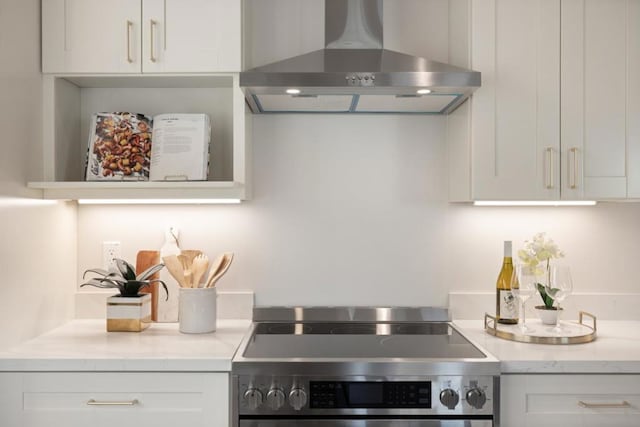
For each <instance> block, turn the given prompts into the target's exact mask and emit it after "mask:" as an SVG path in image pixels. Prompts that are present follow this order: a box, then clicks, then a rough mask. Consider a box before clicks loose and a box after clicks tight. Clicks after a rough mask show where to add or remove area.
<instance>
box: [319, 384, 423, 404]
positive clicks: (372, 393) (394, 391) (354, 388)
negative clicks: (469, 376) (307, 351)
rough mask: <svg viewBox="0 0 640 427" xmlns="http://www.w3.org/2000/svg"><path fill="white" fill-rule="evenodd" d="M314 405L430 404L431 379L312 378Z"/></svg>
mask: <svg viewBox="0 0 640 427" xmlns="http://www.w3.org/2000/svg"><path fill="white" fill-rule="evenodd" d="M309 388H310V399H309V400H310V407H311V408H312V409H313V408H431V382H430V381H393V382H381V381H310V382H309Z"/></svg>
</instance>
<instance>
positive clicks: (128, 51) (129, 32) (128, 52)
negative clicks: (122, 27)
mask: <svg viewBox="0 0 640 427" xmlns="http://www.w3.org/2000/svg"><path fill="white" fill-rule="evenodd" d="M132 29H133V22H131V21H129V20H127V62H128V63H129V64H131V63H133V58H132V57H131V30H132Z"/></svg>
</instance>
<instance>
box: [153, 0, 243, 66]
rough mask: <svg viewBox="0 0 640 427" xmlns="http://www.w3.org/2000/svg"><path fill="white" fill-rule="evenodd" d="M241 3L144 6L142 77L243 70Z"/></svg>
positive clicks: (205, 0)
mask: <svg viewBox="0 0 640 427" xmlns="http://www.w3.org/2000/svg"><path fill="white" fill-rule="evenodd" d="M241 4H242V2H241V1H239V0H143V2H142V12H143V31H142V39H143V43H142V56H143V68H142V69H143V72H145V73H154V72H233V71H240V69H241V48H242V46H241Z"/></svg>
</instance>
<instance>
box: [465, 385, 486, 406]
mask: <svg viewBox="0 0 640 427" xmlns="http://www.w3.org/2000/svg"><path fill="white" fill-rule="evenodd" d="M486 402H487V395H486V394H485V393H484V391H482V390H481V389H479V388H477V387H475V388H472V389H471V390H469V391H468V392H467V403H468V404H469V405H471V406H473V407H474V408H476V409H482V407H483V406H484V404H485V403H486Z"/></svg>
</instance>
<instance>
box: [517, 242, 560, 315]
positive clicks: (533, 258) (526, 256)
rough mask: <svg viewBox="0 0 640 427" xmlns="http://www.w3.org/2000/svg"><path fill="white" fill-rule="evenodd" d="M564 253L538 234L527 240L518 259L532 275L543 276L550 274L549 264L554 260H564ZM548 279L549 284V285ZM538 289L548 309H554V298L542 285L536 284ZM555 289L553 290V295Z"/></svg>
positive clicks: (553, 243) (519, 252)
mask: <svg viewBox="0 0 640 427" xmlns="http://www.w3.org/2000/svg"><path fill="white" fill-rule="evenodd" d="M562 257H564V253H563V252H562V251H561V250H560V249H559V248H558V245H556V244H555V242H554V241H553V240H552V239H548V238H547V237H546V234H545V233H538V234H536V235H535V236H533V239H532V240H530V241H529V240H525V242H524V249H521V250H519V251H518V258H520V261H522V263H523V264H524V265H525V267H526V268H527V269H528V270H529V273H530V274H532V275H536V276H539V275H542V274H545V273H546V274H550V273H549V271H550V270H549V263H550V261H551V260H552V259H557V258H562ZM548 279H549V278H547V283H549V280H548ZM536 288H537V290H538V292H539V293H540V297H541V298H542V301H543V302H544V306H545V307H546V308H547V309H551V308H553V298H552V297H551V296H550V295H549V292H547V289H546V287H545V286H544V284H542V283H536ZM553 291H554V289H551V293H553Z"/></svg>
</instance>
